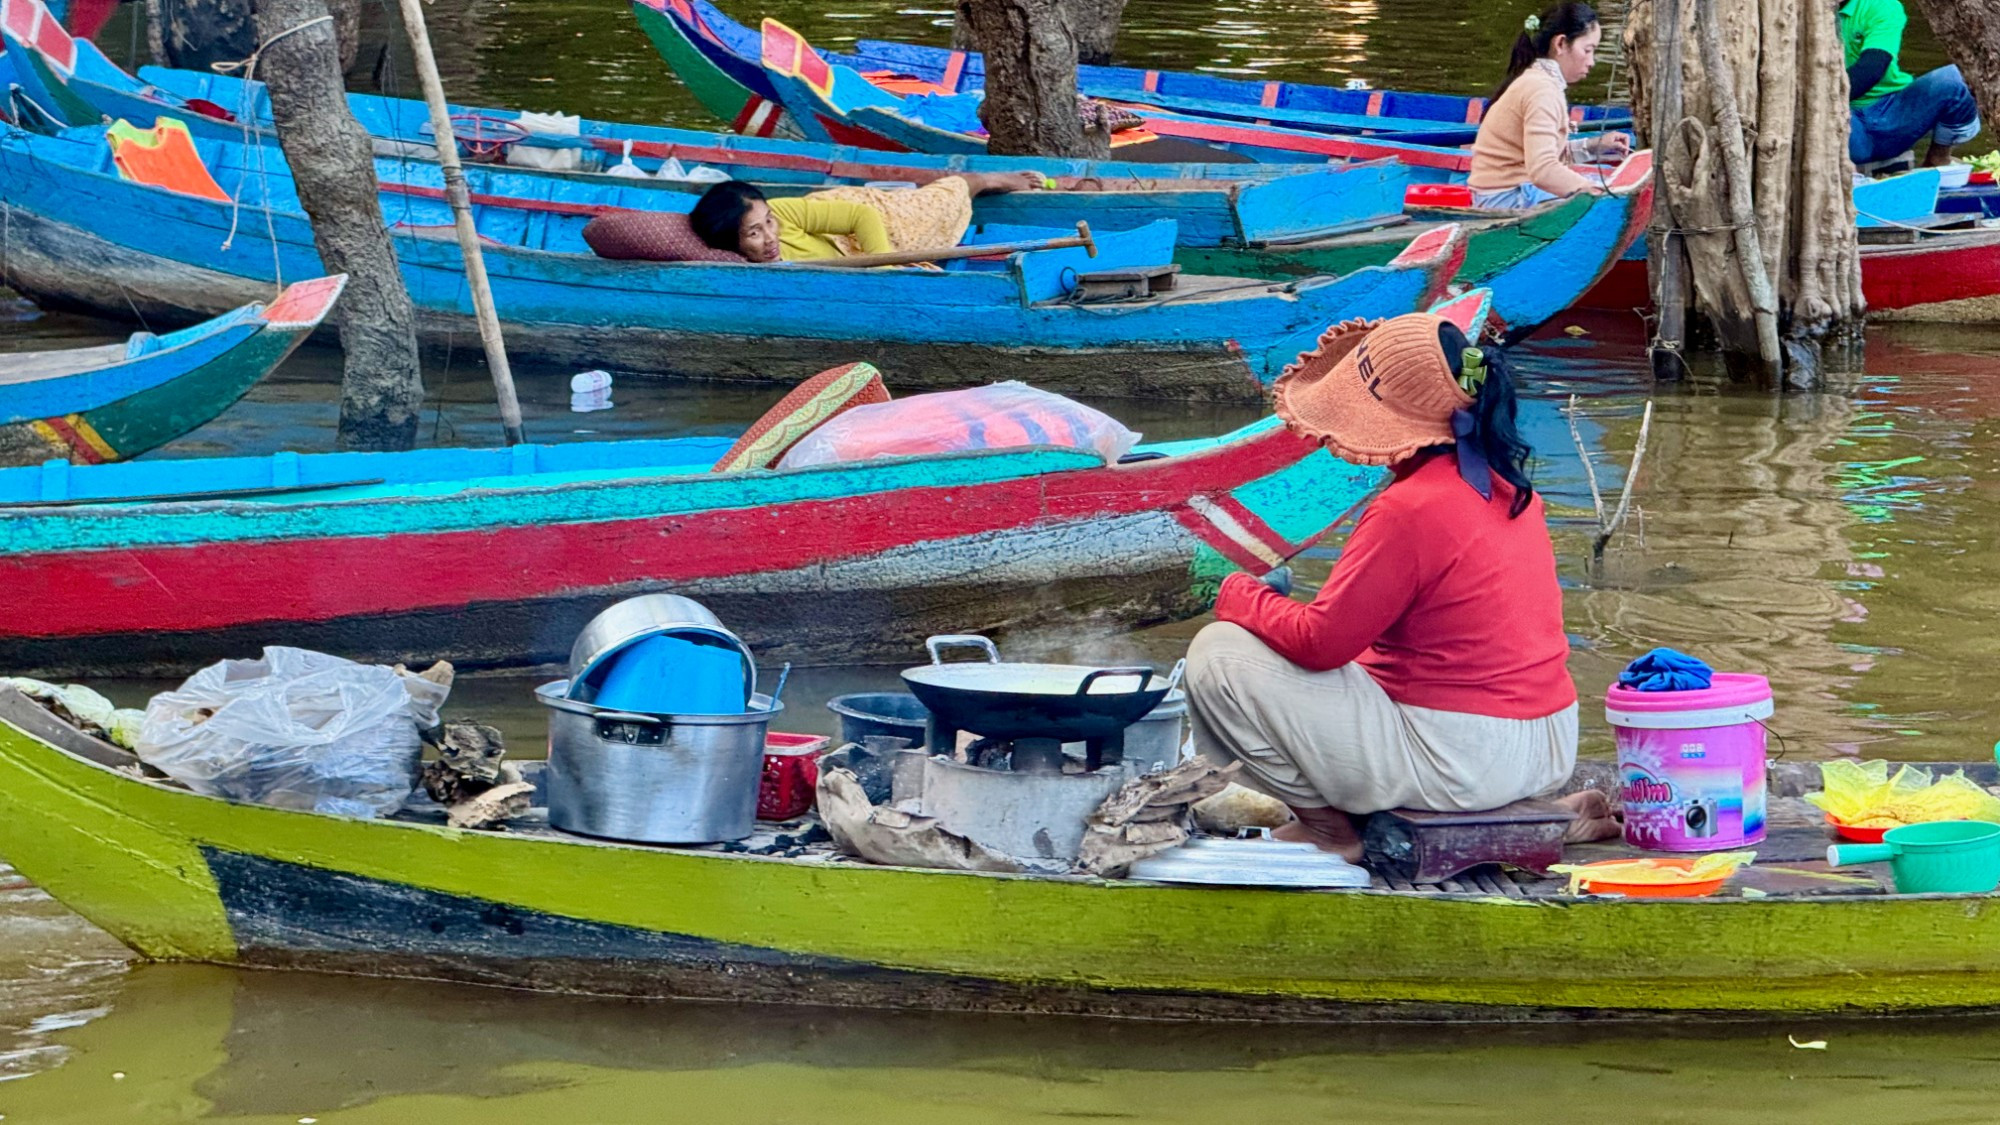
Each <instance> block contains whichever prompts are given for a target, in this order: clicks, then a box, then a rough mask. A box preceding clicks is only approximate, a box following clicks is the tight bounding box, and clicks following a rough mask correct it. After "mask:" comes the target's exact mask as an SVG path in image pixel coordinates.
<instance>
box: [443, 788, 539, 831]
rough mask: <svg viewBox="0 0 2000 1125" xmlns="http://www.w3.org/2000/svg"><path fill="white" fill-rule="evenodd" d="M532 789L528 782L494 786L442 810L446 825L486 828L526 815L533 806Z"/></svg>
mask: <svg viewBox="0 0 2000 1125" xmlns="http://www.w3.org/2000/svg"><path fill="white" fill-rule="evenodd" d="M534 797H535V786H534V783H533V782H529V781H513V782H509V783H507V784H505V785H496V786H494V787H493V788H491V789H488V790H486V791H485V792H483V793H480V794H479V795H478V796H475V797H471V798H468V799H466V800H463V801H460V802H458V803H457V804H455V805H452V806H451V807H449V808H447V809H445V811H444V819H445V823H446V824H449V825H451V826H452V827H453V828H487V827H491V826H492V825H494V824H497V823H499V822H500V821H503V820H511V819H513V818H514V817H517V816H520V815H521V814H522V813H524V812H527V811H528V809H529V807H530V806H531V805H532V804H533V803H534Z"/></svg>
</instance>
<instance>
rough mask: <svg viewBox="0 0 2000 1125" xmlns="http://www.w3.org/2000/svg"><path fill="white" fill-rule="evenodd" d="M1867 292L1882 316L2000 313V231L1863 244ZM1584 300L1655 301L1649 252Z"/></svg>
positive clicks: (1615, 303)
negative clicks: (1648, 276)
mask: <svg viewBox="0 0 2000 1125" xmlns="http://www.w3.org/2000/svg"><path fill="white" fill-rule="evenodd" d="M1861 295H1862V296H1863V297H1864V298H1866V300H1867V302H1868V315H1869V317H1870V318H1873V319H1878V320H1917V321H1941V322H1953V323H1992V322H1996V321H2000V231H1986V230H1976V231H1967V232H1963V233H1956V232H1954V233H1949V234H1940V235H1936V236H1933V237H1927V238H1923V239H1922V240H1921V241H1919V242H1916V243H1914V244H1911V245H1906V246H1894V245H1891V246H1882V245H1873V246H1870V245H1864V246H1862V247H1861ZM1578 304H1579V305H1581V306H1582V307H1584V308H1592V309H1615V310H1618V311H1621V312H1622V311H1630V310H1638V311H1645V310H1647V309H1650V308H1652V305H1653V296H1652V291H1651V290H1650V289H1649V288H1648V287H1647V281H1646V260H1645V259H1644V258H1643V257H1631V256H1627V257H1625V258H1622V259H1620V260H1619V262H1618V263H1617V264H1616V265H1615V266H1613V267H1612V268H1611V270H1610V271H1609V272H1608V273H1606V274H1605V276H1604V278H1603V280H1601V281H1599V282H1598V283H1597V284H1596V285H1594V286H1592V287H1591V289H1590V291H1589V292H1588V293H1586V294H1584V296H1583V299H1582V300H1581V301H1579V302H1578Z"/></svg>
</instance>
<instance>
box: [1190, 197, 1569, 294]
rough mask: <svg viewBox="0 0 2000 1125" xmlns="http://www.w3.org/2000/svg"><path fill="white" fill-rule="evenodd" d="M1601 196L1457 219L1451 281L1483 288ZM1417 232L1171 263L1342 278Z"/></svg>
mask: <svg viewBox="0 0 2000 1125" xmlns="http://www.w3.org/2000/svg"><path fill="white" fill-rule="evenodd" d="M1603 198H1604V197H1602V196H1589V195H1578V196H1573V197H1571V198H1569V199H1567V200H1564V201H1563V202H1562V203H1560V204H1558V205H1556V206H1554V207H1550V208H1548V209H1546V210H1541V211H1532V212H1528V213H1525V214H1523V215H1520V216H1518V217H1510V218H1505V219H1492V220H1487V221H1484V222H1480V221H1468V220H1465V219H1462V218H1461V219H1457V220H1454V221H1458V222H1460V223H1461V225H1463V226H1464V228H1465V233H1466V246H1465V263H1464V264H1463V265H1461V266H1460V267H1459V269H1458V274H1457V276H1456V278H1455V279H1454V281H1455V283H1457V284H1462V285H1465V286H1466V287H1468V288H1471V287H1476V286H1479V285H1483V284H1485V283H1486V281H1487V280H1488V279H1490V278H1492V277H1494V276H1496V275H1498V274H1499V273H1500V272H1502V271H1503V270H1507V269H1511V268H1513V267H1514V266H1517V265H1519V264H1520V263H1521V262H1523V261H1525V260H1527V259H1528V258H1530V257H1533V256H1534V254H1535V253H1536V252H1537V251H1539V250H1541V249H1543V248H1544V247H1546V246H1548V245H1549V244H1550V243H1552V242H1554V241H1556V240H1557V239H1558V238H1561V237H1562V236H1563V234H1565V233H1566V232H1568V231H1569V229H1570V228H1571V227H1574V226H1575V225H1576V224H1577V223H1578V222H1580V221H1582V219H1583V217H1584V216H1585V215H1586V214H1588V213H1589V212H1590V210H1591V208H1592V207H1593V206H1594V205H1595V204H1596V203H1597V202H1599V201H1600V200H1602V199H1603ZM1415 233H1417V232H1416V231H1413V230H1412V229H1411V228H1410V227H1408V226H1402V227H1386V228H1383V229H1382V230H1379V231H1364V232H1361V233H1358V234H1352V235H1340V236H1336V237H1334V238H1330V239H1318V240H1315V241H1312V242H1301V243H1296V244H1291V245H1276V246H1262V247H1252V248H1244V247H1183V248H1181V249H1178V250H1176V251H1174V261H1175V262H1176V263H1178V264H1179V265H1180V267H1181V268H1182V269H1183V270H1186V271H1187V272H1189V273H1202V274H1218V275H1221V276H1226V277H1254V278H1259V279H1264V280H1284V279H1286V278H1291V277H1310V276H1312V275H1314V274H1334V275H1338V274H1344V273H1349V272H1351V271H1353V270H1358V269H1362V268H1364V267H1367V266H1379V265H1382V264H1384V263H1386V262H1388V261H1389V260H1390V259H1391V258H1394V257H1395V256H1396V255H1397V254H1398V253H1399V252H1401V250H1402V249H1403V247H1404V246H1407V245H1408V244H1409V241H1410V239H1411V238H1412V237H1413V236H1414V235H1415Z"/></svg>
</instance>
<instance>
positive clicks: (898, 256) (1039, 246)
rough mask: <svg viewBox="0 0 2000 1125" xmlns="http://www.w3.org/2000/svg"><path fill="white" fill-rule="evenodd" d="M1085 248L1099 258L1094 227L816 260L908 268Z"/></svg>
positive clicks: (1078, 226)
mask: <svg viewBox="0 0 2000 1125" xmlns="http://www.w3.org/2000/svg"><path fill="white" fill-rule="evenodd" d="M1071 246H1081V247H1083V248H1084V249H1085V250H1087V251H1089V253H1090V256H1091V257H1093V258H1095V257H1097V242H1096V240H1095V239H1093V238H1091V237H1090V224H1089V223H1084V222H1079V223H1077V224H1076V237H1075V238H1050V239H1043V240H1041V241H1035V242H994V243H989V244H988V245H985V246H952V247H948V248H946V249H943V250H892V251H890V252H889V253H887V254H855V255H853V256H852V257H847V258H815V259H813V261H812V264H813V265H816V266H848V267H852V268H856V269H859V268H863V267H866V266H908V265H914V264H916V263H917V262H948V261H951V260H952V259H954V258H984V257H987V256H988V255H992V254H1019V253H1022V252H1024V251H1028V250H1064V249H1068V248H1069V247H1071Z"/></svg>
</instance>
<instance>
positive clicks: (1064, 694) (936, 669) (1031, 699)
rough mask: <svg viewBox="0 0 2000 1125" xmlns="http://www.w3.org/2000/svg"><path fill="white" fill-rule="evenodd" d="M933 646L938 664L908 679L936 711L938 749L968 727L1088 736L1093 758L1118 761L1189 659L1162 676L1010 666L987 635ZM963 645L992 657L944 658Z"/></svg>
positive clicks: (1148, 671)
mask: <svg viewBox="0 0 2000 1125" xmlns="http://www.w3.org/2000/svg"><path fill="white" fill-rule="evenodd" d="M926 647H928V648H929V649H930V654H931V663H929V664H927V665H924V666H923V667H920V668H910V669H906V670H905V671H904V672H903V682H905V683H907V684H908V685H909V686H910V691H911V692H913V693H915V695H916V697H917V698H918V699H919V700H922V701H923V704H924V706H925V707H928V708H929V709H930V712H931V749H932V750H933V751H934V752H939V751H941V752H946V753H949V752H950V751H951V750H952V749H953V743H954V742H955V741H956V739H957V732H959V731H961V730H966V731H971V732H972V733H974V734H977V735H983V736H985V737H987V738H994V739H1004V740H1013V739H1022V738H1049V739H1058V740H1065V741H1083V742H1087V743H1091V744H1092V751H1093V752H1092V754H1091V755H1090V756H1091V758H1092V759H1093V760H1095V759H1098V758H1100V757H1101V758H1102V759H1103V760H1104V761H1117V760H1118V757H1119V754H1120V753H1121V752H1122V750H1123V739H1122V736H1123V734H1124V731H1125V728H1126V727H1129V726H1131V725H1132V724H1133V723H1136V722H1138V721H1139V720H1140V719H1142V718H1144V717H1145V716H1146V713H1147V712H1149V711H1151V710H1152V709H1153V708H1155V707H1158V706H1159V705H1160V701H1161V700H1162V699H1165V698H1166V697H1167V693H1168V692H1170V691H1172V690H1173V689H1174V688H1175V686H1177V685H1178V684H1179V683H1180V678H1181V670H1182V668H1183V667H1184V666H1185V664H1186V661H1182V662H1181V663H1180V664H1176V665H1174V670H1173V672H1172V673H1171V674H1170V675H1168V676H1165V677H1161V676H1158V675H1155V674H1154V672H1153V669H1152V668H1150V667H1143V666H1140V667H1127V668H1092V667H1088V666H1085V665H1081V664H1010V663H1002V662H1001V660H1000V652H999V650H998V649H996V648H994V647H993V642H992V641H990V640H988V639H987V638H985V637H977V636H945V637H932V638H931V639H930V640H929V641H928V642H926ZM963 647H973V648H979V649H981V650H983V651H984V652H985V653H986V660H985V661H983V662H982V661H965V662H962V663H957V664H946V663H945V662H944V657H943V650H945V649H947V648H963ZM1100 752H1101V753H1100Z"/></svg>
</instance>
